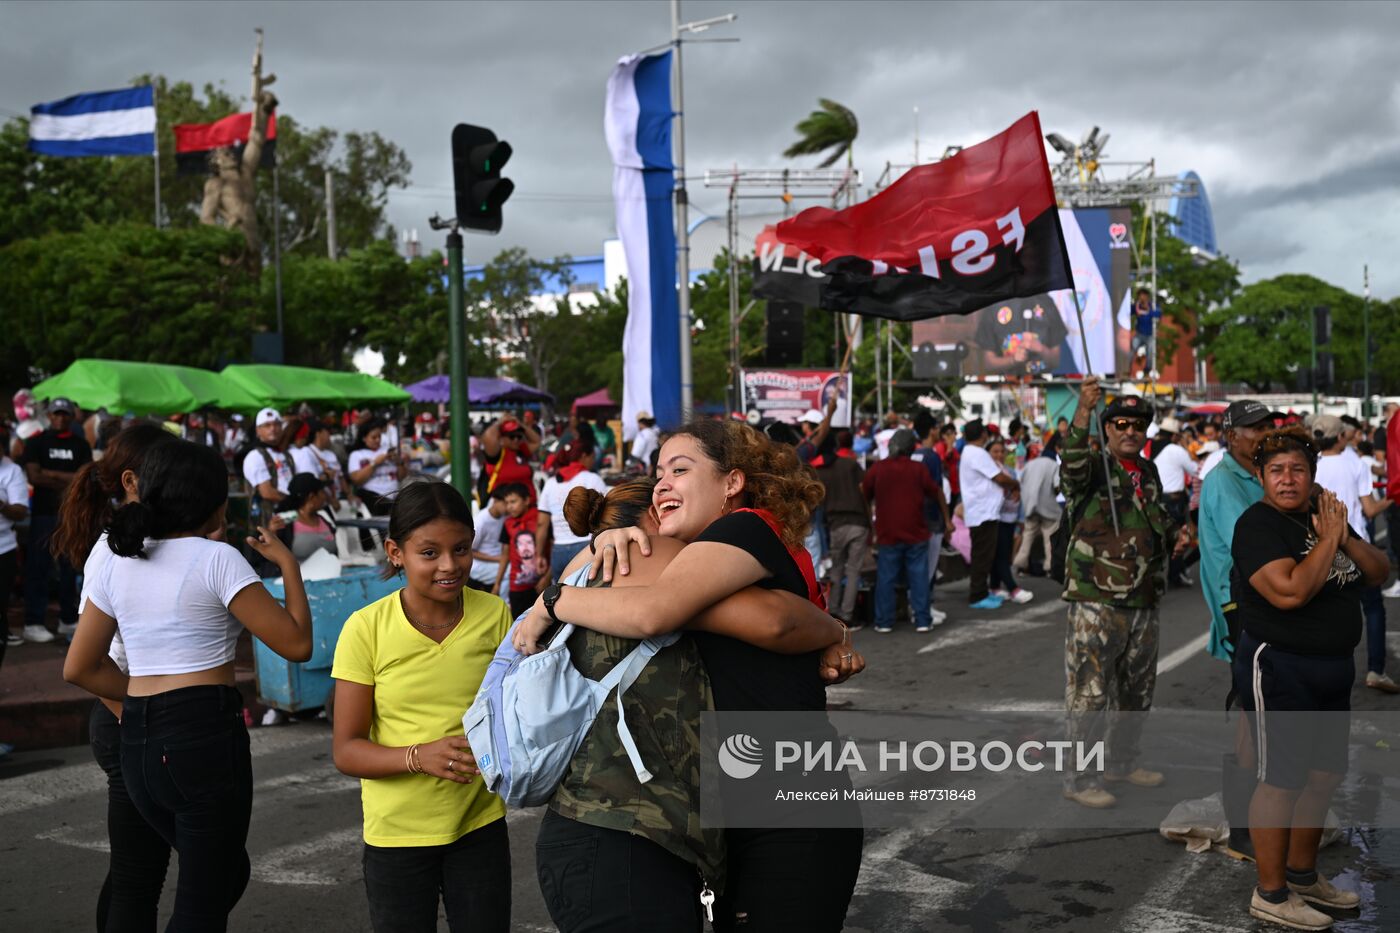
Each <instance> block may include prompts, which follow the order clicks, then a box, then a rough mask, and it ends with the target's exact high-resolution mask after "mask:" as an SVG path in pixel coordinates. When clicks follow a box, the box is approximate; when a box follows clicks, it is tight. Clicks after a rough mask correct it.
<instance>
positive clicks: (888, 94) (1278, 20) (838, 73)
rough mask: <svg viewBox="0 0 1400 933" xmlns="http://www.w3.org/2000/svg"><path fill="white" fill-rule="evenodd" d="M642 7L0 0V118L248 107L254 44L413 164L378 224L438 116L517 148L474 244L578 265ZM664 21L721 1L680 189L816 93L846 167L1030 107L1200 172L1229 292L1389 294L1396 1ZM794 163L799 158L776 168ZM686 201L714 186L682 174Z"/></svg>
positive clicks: (1119, 155) (435, 195)
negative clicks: (141, 82) (214, 85)
mask: <svg viewBox="0 0 1400 933" xmlns="http://www.w3.org/2000/svg"><path fill="white" fill-rule="evenodd" d="M669 6H670V5H669V3H667V2H665V0H634V2H588V0H574V2H568V3H546V2H526V0H516V2H501V0H497V2H489V3H487V2H454V3H449V2H439V3H411V2H395V3H390V2H364V3H342V2H337V3H331V2H321V3H317V2H301V3H295V4H293V3H279V4H271V3H251V2H250V3H238V2H222V3H170V2H130V3H123V2H117V0H108V2H103V3H97V4H91V5H88V4H79V3H53V2H43V3H32V4H31V3H15V2H9V0H4V2H0V108H3V110H4V115H5V116H10V115H13V114H15V113H17V112H27V110H28V108H29V106H30V105H31V104H34V103H37V102H39V101H46V100H52V99H55V98H59V97H63V96H66V95H68V94H72V93H75V92H78V91H88V90H99V89H103V88H109V87H118V86H121V85H123V84H125V83H126V82H127V81H128V80H129V79H130V78H131V77H132V76H134V75H136V74H139V73H142V72H148V71H149V72H157V73H161V74H164V75H166V76H168V77H170V78H172V79H183V80H189V81H192V82H194V83H196V84H197V85H201V84H203V83H204V82H206V81H213V82H223V83H224V84H225V85H226V86H227V87H228V88H230V89H231V90H234V91H236V92H240V93H244V94H246V93H247V91H246V87H247V80H248V79H247V71H248V62H249V55H250V53H251V48H252V38H253V36H252V29H253V27H254V26H259V25H260V26H263V27H264V28H265V29H266V31H267V40H266V49H265V51H266V60H267V67H268V68H269V69H270V70H272V71H275V72H276V73H277V75H278V83H277V86H276V91H277V94H278V96H279V97H280V98H281V101H282V109H283V111H284V112H286V113H288V114H290V115H293V116H295V117H296V118H297V119H298V120H301V121H303V122H305V123H310V124H322V125H326V126H331V127H334V128H337V129H341V130H350V129H361V130H370V129H373V130H377V131H379V132H381V133H383V134H384V135H385V136H387V137H388V138H390V139H392V140H394V141H396V142H397V143H399V144H400V145H401V146H403V148H404V149H405V150H406V151H407V153H408V156H409V158H410V159H411V160H412V162H413V166H414V170H413V187H412V188H411V189H409V190H407V191H404V192H401V193H398V194H396V195H395V196H394V197H393V198H392V200H391V202H390V217H391V220H392V222H393V223H394V224H395V225H396V226H398V227H401V228H407V227H417V228H419V229H420V231H422V234H421V235H422V236H423V238H424V239H425V240H428V241H429V244H428V245H429V246H433V245H438V244H437V243H436V242H434V241H435V240H436V239H437V238H438V236H439V235H437V234H431V233H430V232H429V231H428V230H427V223H426V218H427V216H428V215H430V214H432V213H433V212H434V211H441V212H442V213H443V214H448V213H449V212H450V211H451V209H452V205H451V188H450V186H451V181H452V174H451V164H450V158H449V143H448V140H449V134H450V132H451V127H452V125H453V124H454V123H456V122H459V121H464V122H472V123H479V124H484V125H487V126H490V127H493V128H495V129H497V131H498V132H499V133H500V134H501V135H502V136H503V137H504V138H506V139H508V140H509V141H510V142H511V143H512V145H513V146H514V147H515V157H514V159H513V160H512V162H511V164H510V166H509V167H508V171H507V172H506V174H507V175H508V176H510V177H512V178H513V180H514V181H515V183H516V186H517V187H516V195H515V197H514V198H513V199H512V200H511V202H510V203H509V204H508V205H507V207H506V227H505V230H504V231H503V232H502V234H501V235H500V236H499V237H498V238H496V239H495V240H492V241H488V240H485V239H483V238H475V237H473V238H469V239H468V241H467V248H468V259H469V261H471V260H477V261H480V260H481V259H483V258H485V257H486V256H487V255H488V254H489V253H492V252H494V251H495V250H496V249H498V248H501V247H505V246H508V245H515V244H519V245H522V246H524V247H526V248H528V249H529V250H531V251H533V252H535V253H537V254H541V255H553V254H556V253H563V252H568V253H573V254H575V255H586V254H594V253H598V252H601V242H602V240H603V239H604V238H606V237H608V236H611V235H612V207H611V203H610V200H609V189H610V179H611V170H610V164H609V160H608V155H607V150H606V147H605V144H604V141H603V134H602V118H601V114H602V106H603V90H604V84H605V82H606V79H607V75H608V71H609V69H610V68H611V66H612V64H613V62H614V61H615V60H616V58H617V57H618V56H620V55H623V54H626V53H628V52H634V51H640V50H642V49H644V48H648V47H650V46H654V45H657V44H659V43H661V42H664V41H666V39H667V38H669V30H670V9H669ZM682 12H683V18H684V19H686V20H698V19H702V18H707V17H711V16H716V15H719V14H722V13H728V12H736V13H738V14H739V19H738V21H737V22H736V23H734V24H731V25H727V26H722V27H718V28H716V29H714V30H711V31H710V32H708V33H705V36H706V37H711V36H725V37H737V38H739V39H740V40H741V41H740V42H738V43H733V44H708V45H690V46H687V47H686V50H685V90H686V105H687V108H686V109H687V120H686V136H687V143H688V154H687V155H688V169H689V172H688V174H699V173H700V172H702V171H703V170H704V169H706V168H723V167H727V166H730V165H734V164H738V165H739V166H741V167H746V168H765V167H781V166H782V164H783V162H782V160H781V158H780V156H779V153H780V152H781V151H782V150H783V149H784V148H785V147H786V145H787V144H788V143H789V142H791V141H792V139H793V138H794V133H793V131H792V126H793V124H794V123H796V122H797V121H798V120H799V119H800V118H801V117H802V116H804V115H805V114H806V113H807V112H808V111H809V110H811V109H812V108H813V106H814V104H815V101H816V98H817V97H819V96H824V97H832V98H835V99H836V100H838V101H840V102H842V103H844V104H846V105H847V106H849V107H850V108H851V109H853V110H854V111H855V112H856V114H857V115H858V116H859V118H860V121H861V133H860V138H859V140H858V142H857V149H856V156H857V164H858V166H859V167H861V168H862V169H863V170H864V171H865V173H866V178H867V180H873V179H874V177H875V176H877V175H878V174H879V171H880V169H881V168H883V166H884V165H885V163H886V161H893V162H904V163H907V162H909V161H911V159H912V156H913V145H914V143H913V138H914V117H913V111H914V108H915V107H917V108H918V109H919V114H920V118H919V119H920V125H921V132H920V136H921V137H922V146H921V148H922V151H923V152H924V153H925V154H926V155H927V154H928V153H931V152H941V151H942V149H943V147H944V146H945V145H947V144H950V143H958V144H967V143H971V142H975V141H977V140H979V139H982V138H985V137H986V136H988V135H991V134H993V133H995V132H998V131H999V130H1001V129H1003V128H1005V127H1006V126H1007V125H1008V124H1010V123H1011V122H1012V121H1013V120H1015V119H1016V118H1017V117H1019V116H1020V115H1021V114H1023V113H1025V112H1026V111H1027V110H1030V109H1033V108H1034V109H1039V111H1040V113H1041V122H1042V124H1043V125H1044V127H1045V128H1046V129H1047V130H1057V131H1059V132H1060V133H1062V134H1064V135H1066V136H1070V137H1078V136H1079V135H1080V134H1081V133H1082V132H1083V131H1084V130H1085V129H1087V128H1088V127H1089V126H1090V125H1093V124H1097V125H1099V126H1102V127H1103V129H1104V130H1105V131H1106V132H1109V133H1111V134H1112V140H1111V142H1110V145H1109V149H1108V156H1109V158H1110V159H1119V160H1144V161H1145V160H1147V159H1149V158H1155V159H1156V160H1157V164H1158V166H1159V171H1161V172H1165V173H1175V172H1177V171H1180V170H1183V169H1195V170H1196V171H1197V172H1199V173H1200V175H1201V177H1202V178H1203V179H1204V181H1205V183H1206V186H1207V188H1208V191H1209V194H1210V198H1211V202H1212V206H1213V209H1214V212H1215V220H1216V227H1217V234H1218V237H1219V241H1220V244H1221V248H1222V249H1223V250H1224V251H1225V252H1227V253H1229V254H1230V255H1231V256H1233V257H1235V258H1236V259H1238V260H1239V261H1240V263H1241V265H1242V266H1243V269H1244V273H1245V276H1246V278H1247V279H1249V280H1253V279H1258V278H1266V277H1269V276H1272V275H1277V274H1280V273H1283V272H1305V273H1311V274H1313V275H1317V276H1319V277H1321V278H1324V279H1327V280H1328V281H1331V282H1333V283H1335V284H1337V285H1340V286H1343V287H1346V288H1349V289H1352V290H1354V291H1357V290H1359V289H1360V285H1361V267H1362V264H1363V263H1369V264H1370V267H1371V275H1372V283H1373V293H1375V294H1377V295H1379V296H1382V297H1392V296H1395V295H1397V294H1400V262H1396V261H1395V257H1396V253H1397V250H1396V242H1397V236H1396V234H1397V231H1400V132H1397V130H1398V129H1400V69H1397V67H1396V64H1397V61H1400V59H1397V56H1396V52H1395V38H1396V36H1400V4H1395V3H1357V4H1346V3H1318V4H1309V3H1301V2H1286V3H1263V2H1254V3H1239V4H1231V3H1203V4H1192V3H1140V4H1122V3H1117V4H1108V3H1102V4H1100V3H1044V2H1042V3H1035V4H1027V5H1016V4H1011V3H996V4H993V3H981V4H953V3H946V4H945V3H898V2H873V0H866V2H863V3H836V2H798V0H789V2H750V0H686V2H685V3H684V4H683V10H682ZM797 164H798V165H799V166H803V167H809V166H811V165H812V162H811V161H810V160H809V161H807V162H803V163H797ZM692 200H693V202H694V204H695V205H696V206H697V207H698V208H699V209H701V210H706V211H709V212H714V213H718V212H721V211H722V210H723V208H724V199H723V196H722V195H721V194H719V193H718V192H714V191H706V190H704V189H703V188H702V187H701V186H700V185H699V184H698V183H695V184H693V185H692Z"/></svg>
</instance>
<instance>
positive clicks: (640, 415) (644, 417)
mask: <svg viewBox="0 0 1400 933" xmlns="http://www.w3.org/2000/svg"><path fill="white" fill-rule="evenodd" d="M637 420H638V421H655V420H656V419H655V418H653V417H652V416H651V412H649V411H639V412H637Z"/></svg>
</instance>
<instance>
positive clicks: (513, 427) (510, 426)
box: [501, 418, 520, 434]
mask: <svg viewBox="0 0 1400 933" xmlns="http://www.w3.org/2000/svg"><path fill="white" fill-rule="evenodd" d="M519 430H520V422H519V421H516V420H515V419H514V418H507V419H506V420H505V421H502V422H501V433H502V434H514V433H515V432H516V431H519Z"/></svg>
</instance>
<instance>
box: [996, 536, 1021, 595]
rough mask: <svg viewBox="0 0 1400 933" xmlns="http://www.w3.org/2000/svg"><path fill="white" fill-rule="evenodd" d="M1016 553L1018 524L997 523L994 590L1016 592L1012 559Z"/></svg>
mask: <svg viewBox="0 0 1400 933" xmlns="http://www.w3.org/2000/svg"><path fill="white" fill-rule="evenodd" d="M1015 553H1016V523H1015V522H997V549H996V552H995V555H994V556H993V557H992V572H991V587H992V589H1002V590H1006V591H1007V592H1008V593H1014V592H1016V590H1017V586H1016V577H1015V576H1013V575H1012V573H1011V558H1012V556H1013V555H1014V554H1015Z"/></svg>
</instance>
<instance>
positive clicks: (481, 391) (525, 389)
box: [403, 376, 554, 405]
mask: <svg viewBox="0 0 1400 933" xmlns="http://www.w3.org/2000/svg"><path fill="white" fill-rule="evenodd" d="M403 388H404V391H405V392H407V393H408V394H409V395H412V396H413V400H414V401H415V402H442V403H445V402H450V401H451V400H452V381H451V379H449V378H448V377H447V376H429V377H428V378H427V379H423V380H421V381H419V382H415V383H413V384H412V385H406V386H404V387H403ZM467 401H468V402H470V403H471V404H472V405H499V404H503V403H531V402H553V401H554V396H552V395H550V394H549V393H548V392H541V391H540V390H539V389H536V388H532V387H531V386H527V385H522V384H521V383H519V382H515V381H514V380H511V379H497V378H493V377H488V376H469V377H468V378H467Z"/></svg>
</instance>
